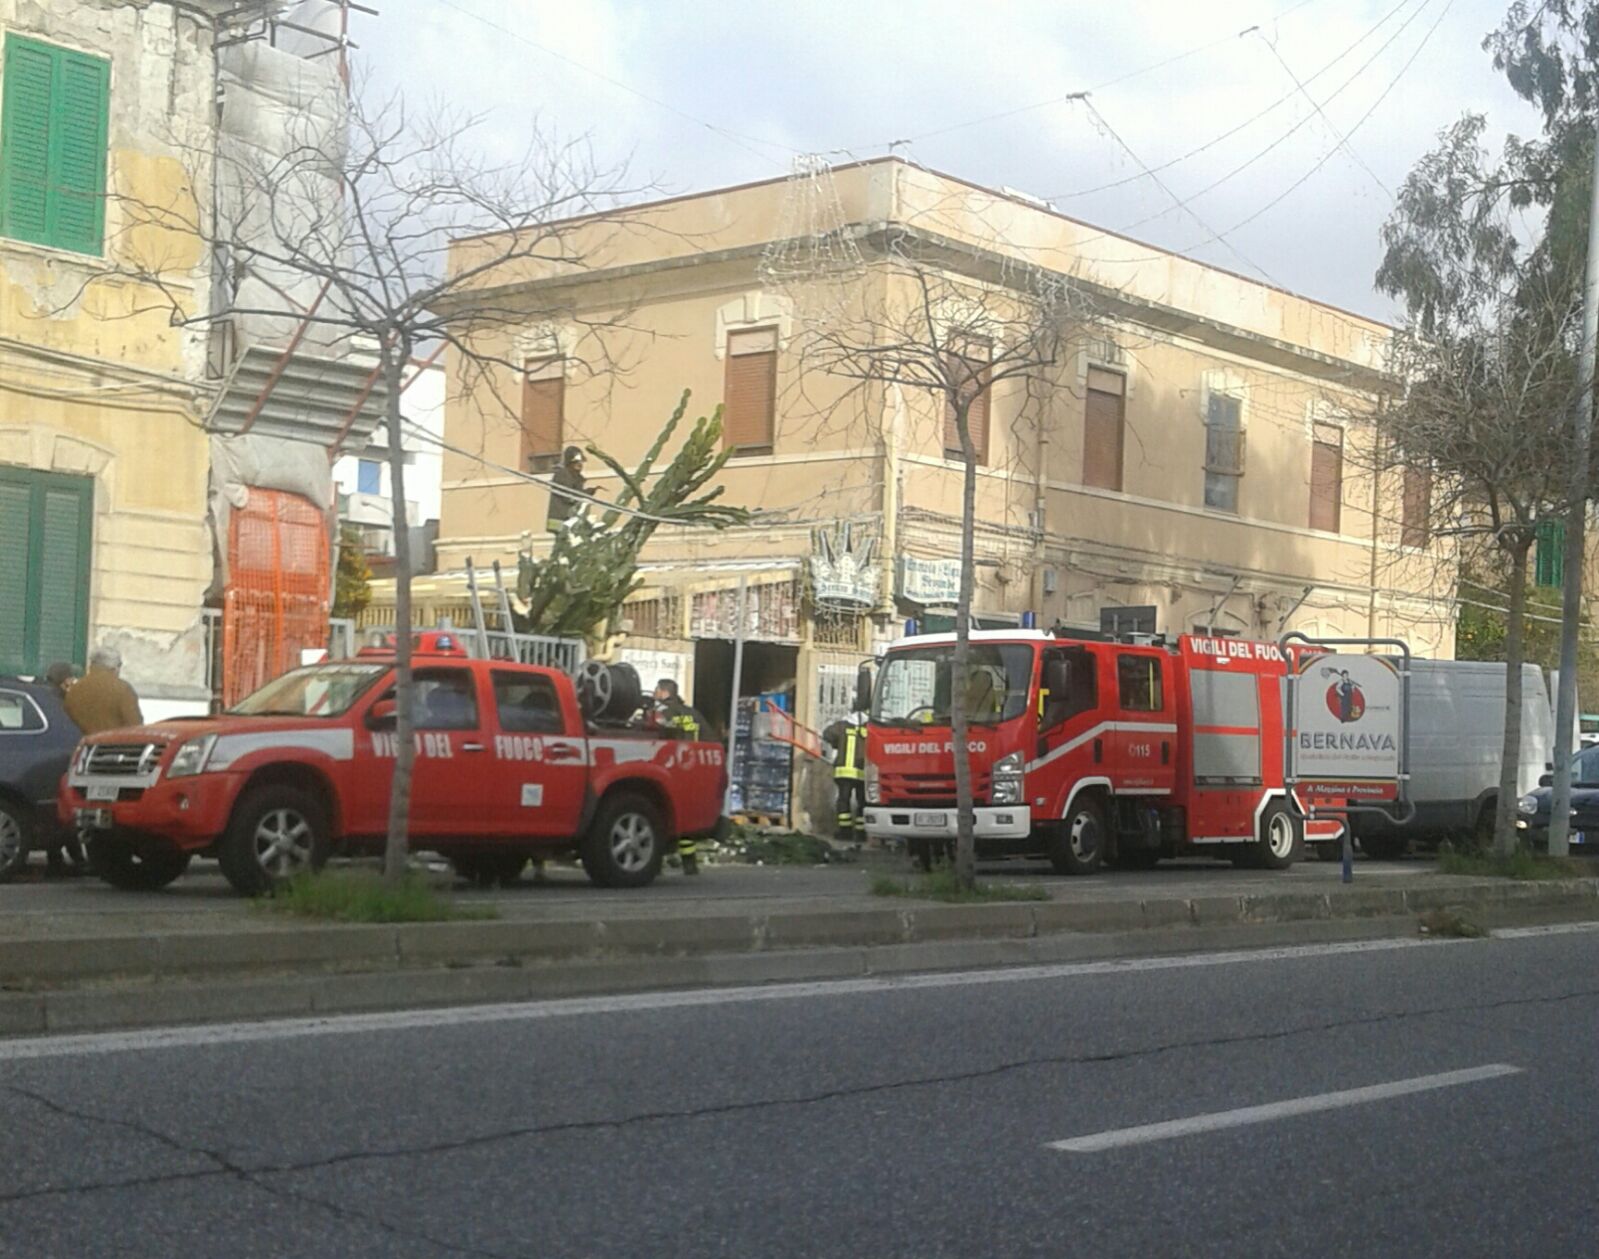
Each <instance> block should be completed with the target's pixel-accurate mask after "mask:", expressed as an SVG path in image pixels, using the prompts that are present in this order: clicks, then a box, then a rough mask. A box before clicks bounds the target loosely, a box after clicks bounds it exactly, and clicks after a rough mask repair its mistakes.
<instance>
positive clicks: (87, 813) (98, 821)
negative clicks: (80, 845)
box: [73, 809, 111, 831]
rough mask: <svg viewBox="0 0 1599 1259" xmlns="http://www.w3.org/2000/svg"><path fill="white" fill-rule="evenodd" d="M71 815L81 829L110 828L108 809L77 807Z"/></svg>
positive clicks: (109, 812)
mask: <svg viewBox="0 0 1599 1259" xmlns="http://www.w3.org/2000/svg"><path fill="white" fill-rule="evenodd" d="M73 816H74V817H75V818H76V819H77V822H78V827H79V828H80V829H81V830H89V831H108V830H110V829H111V810H110V809H78V810H77V811H76V812H75V813H74V814H73Z"/></svg>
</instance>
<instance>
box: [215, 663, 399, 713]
mask: <svg viewBox="0 0 1599 1259" xmlns="http://www.w3.org/2000/svg"><path fill="white" fill-rule="evenodd" d="M388 671H389V666H388V665H386V664H314V665H309V666H307V667H306V668H304V669H295V670H293V671H291V672H289V673H285V674H284V675H283V676H282V677H281V678H274V679H273V680H272V681H270V682H268V683H267V684H266V685H265V686H263V687H262V688H261V689H260V690H259V691H256V692H255V693H254V694H253V695H247V696H245V697H244V698H243V699H241V700H240V701H239V702H238V703H237V704H235V705H234V706H233V707H232V708H230V709H228V712H229V714H230V715H232V716H235V717H337V716H339V715H341V714H342V713H344V712H346V711H347V710H348V709H349V707H350V705H351V704H353V703H355V701H356V700H358V699H359V698H361V696H362V694H363V693H364V692H365V691H366V690H367V688H368V687H370V686H371V685H372V684H373V683H374V682H376V681H377V680H378V679H379V678H380V677H382V676H383V675H384V674H385V673H387V672H388Z"/></svg>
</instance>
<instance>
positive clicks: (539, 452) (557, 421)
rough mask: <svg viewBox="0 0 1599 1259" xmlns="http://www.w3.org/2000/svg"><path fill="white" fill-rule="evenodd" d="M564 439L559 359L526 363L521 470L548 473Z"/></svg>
mask: <svg viewBox="0 0 1599 1259" xmlns="http://www.w3.org/2000/svg"><path fill="white" fill-rule="evenodd" d="M565 436H566V373H565V369H564V367H563V365H562V363H561V360H560V359H558V358H548V359H540V360H537V361H534V362H530V363H528V364H527V366H526V369H525V371H524V374H523V377H522V467H523V468H524V469H525V470H526V471H529V472H550V471H552V470H553V469H554V468H555V466H556V465H557V464H558V463H559V462H560V461H561V442H562V441H563V440H564V438H565Z"/></svg>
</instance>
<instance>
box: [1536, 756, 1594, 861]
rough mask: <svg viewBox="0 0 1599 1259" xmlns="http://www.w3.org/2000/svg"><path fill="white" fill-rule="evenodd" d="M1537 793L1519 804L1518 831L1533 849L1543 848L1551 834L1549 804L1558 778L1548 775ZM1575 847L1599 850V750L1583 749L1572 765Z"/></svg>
mask: <svg viewBox="0 0 1599 1259" xmlns="http://www.w3.org/2000/svg"><path fill="white" fill-rule="evenodd" d="M1539 782H1540V783H1541V784H1542V785H1541V786H1540V787H1539V788H1538V789H1537V790H1536V791H1534V792H1531V793H1529V794H1528V795H1525V796H1522V797H1521V799H1520V800H1519V801H1517V802H1516V830H1517V831H1518V832H1520V834H1521V835H1522V836H1523V838H1525V839H1527V840H1528V841H1529V842H1530V843H1531V844H1532V845H1533V847H1535V848H1536V847H1542V845H1543V842H1544V836H1545V835H1546V834H1547V833H1548V830H1549V800H1550V797H1551V796H1553V795H1554V787H1553V785H1552V784H1553V782H1554V778H1553V776H1552V775H1550V774H1545V775H1544V776H1543V777H1542V778H1541V779H1539ZM1571 844H1572V847H1574V848H1575V847H1578V846H1582V847H1587V848H1595V847H1599V747H1591V748H1583V750H1582V751H1580V752H1578V753H1577V755H1576V757H1575V758H1574V759H1573V760H1572V762H1571Z"/></svg>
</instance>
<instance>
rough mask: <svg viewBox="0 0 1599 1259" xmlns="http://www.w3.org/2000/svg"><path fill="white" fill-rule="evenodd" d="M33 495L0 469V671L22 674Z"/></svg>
mask: <svg viewBox="0 0 1599 1259" xmlns="http://www.w3.org/2000/svg"><path fill="white" fill-rule="evenodd" d="M32 503H33V494H32V491H30V490H29V488H28V486H27V484H26V483H23V482H21V481H13V480H11V479H10V478H8V477H6V476H5V474H4V472H3V471H0V538H4V539H6V543H5V558H4V559H3V560H0V673H26V672H28V669H27V655H28V653H27V645H26V643H25V641H24V638H25V635H26V633H27V628H28V550H29V548H28V545H27V544H28V537H29V529H28V517H29V514H30V512H31V511H32Z"/></svg>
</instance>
